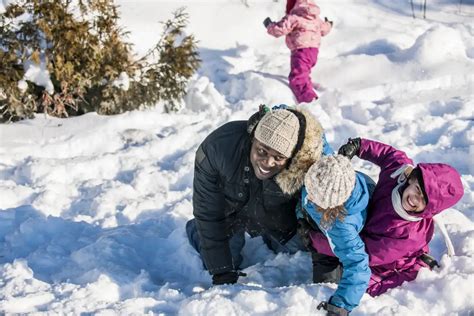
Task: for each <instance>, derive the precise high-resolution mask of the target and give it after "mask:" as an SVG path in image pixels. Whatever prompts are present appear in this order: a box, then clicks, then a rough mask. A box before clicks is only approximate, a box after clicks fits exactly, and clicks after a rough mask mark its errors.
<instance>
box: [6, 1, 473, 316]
mask: <svg viewBox="0 0 474 316" xmlns="http://www.w3.org/2000/svg"><path fill="white" fill-rule="evenodd" d="M10 2H12V1H5V0H4V1H3V4H2V2H0V12H2V11H3V10H4V7H5V6H6V5H8V3H10ZM414 2H415V10H414V11H415V14H416V15H417V18H416V19H413V17H412V12H411V7H410V4H409V2H408V1H406V2H401V1H389V0H365V1H363V0H353V1H350V0H338V1H329V0H324V1H317V3H318V5H319V6H320V8H321V12H322V14H321V15H322V16H323V17H324V16H327V17H328V18H330V19H331V20H333V21H334V29H333V31H332V32H331V33H330V34H329V35H328V36H327V37H325V38H323V40H322V46H321V50H320V55H319V60H318V63H317V65H316V67H315V68H314V69H313V74H312V78H313V81H314V83H315V87H316V88H317V91H318V93H319V95H320V99H319V100H317V101H315V102H313V103H311V104H305V105H304V106H306V107H307V108H308V109H309V110H310V111H312V113H314V115H315V116H316V117H317V118H318V119H319V120H320V121H321V123H322V125H323V127H324V128H325V131H326V134H327V137H328V140H329V142H330V144H331V145H332V146H333V148H335V149H337V148H338V147H339V146H340V145H342V144H343V143H344V142H345V140H346V139H347V138H348V137H356V136H360V137H365V138H370V139H375V140H379V141H382V142H385V143H388V144H391V145H393V146H395V147H397V148H400V149H403V150H405V151H406V152H407V153H408V154H409V156H411V157H413V158H414V160H415V161H416V162H444V163H449V164H451V165H453V166H454V167H456V168H457V169H458V171H459V172H460V173H461V174H462V180H463V184H464V188H465V195H464V197H463V199H462V200H461V201H460V202H459V203H458V204H457V205H455V206H454V207H453V208H451V209H448V210H447V211H445V212H444V213H443V214H442V219H443V220H444V222H445V224H446V227H447V230H448V232H449V235H450V237H451V239H452V241H453V244H454V248H455V251H456V255H455V256H454V257H448V256H447V254H446V252H447V250H446V247H445V245H444V241H443V238H442V236H441V234H440V232H439V231H436V232H435V237H434V239H433V241H432V243H431V254H432V255H433V256H434V257H435V258H437V259H438V260H439V261H440V263H441V268H440V269H436V270H433V271H429V270H427V269H424V270H422V271H421V272H420V274H419V275H418V277H417V279H416V280H415V281H413V282H410V283H404V284H403V285H402V286H401V287H399V288H396V289H393V290H390V291H389V292H387V293H386V294H383V295H381V296H379V297H376V298H372V297H370V296H368V295H364V297H363V298H362V301H361V304H360V306H359V307H358V308H356V309H355V310H354V311H353V312H352V313H351V315H433V316H434V315H472V313H473V312H474V285H473V284H474V264H473V256H474V212H473V211H474V193H473V192H474V176H473V174H474V124H473V122H474V121H473V120H474V115H473V109H474V60H473V59H474V41H473V35H474V23H473V21H474V19H473V17H474V3H473V2H472V1H462V2H461V1H454V0H452V1H450V0H434V1H428V2H427V5H428V6H427V12H426V19H423V18H422V13H421V11H420V3H421V1H418V2H417V1H414ZM118 4H120V5H121V7H120V11H121V15H122V19H121V23H122V25H123V26H124V27H125V28H126V29H127V30H128V31H130V32H131V33H130V35H129V39H128V40H129V41H131V42H133V43H134V44H135V50H136V54H137V55H142V54H143V53H144V52H146V51H147V49H148V48H150V46H151V45H152V44H153V43H154V42H155V41H156V39H157V38H158V37H159V36H160V33H161V29H160V24H159V21H163V20H165V19H168V18H170V17H171V12H172V11H174V10H176V9H177V8H179V7H181V6H186V7H187V12H188V13H189V14H190V23H189V27H188V29H187V32H189V33H192V34H194V35H195V36H196V38H197V39H198V40H199V50H200V56H201V59H202V65H201V68H200V69H199V71H198V73H197V74H196V75H195V76H194V77H193V79H192V80H191V82H190V84H189V86H188V94H187V96H186V97H185V99H184V101H183V102H184V103H183V105H184V109H183V110H182V111H181V112H180V113H174V114H164V113H163V107H162V105H161V104H158V105H157V106H156V107H155V108H153V109H148V110H145V111H134V112H129V113H125V114H122V115H116V116H99V115H97V114H95V113H89V114H87V115H83V116H81V117H74V118H69V119H57V118H53V117H47V116H45V115H37V116H36V118H35V119H33V120H24V121H20V122H17V123H13V124H3V125H1V126H0V139H1V143H0V314H15V313H22V314H23V313H25V314H26V313H34V314H37V315H38V314H43V313H44V314H46V313H50V314H80V313H93V314H99V315H115V314H161V315H323V311H317V310H316V306H317V305H318V303H319V302H320V301H323V300H327V299H328V298H329V296H330V295H331V294H332V292H333V291H334V289H335V288H336V285H334V284H333V285H331V284H329V285H317V284H312V283H311V276H312V275H311V273H312V271H311V259H310V256H309V254H308V253H305V252H298V253H297V254H295V255H287V254H278V255H275V254H274V253H272V252H271V251H270V250H269V249H267V248H266V246H265V245H264V243H263V241H262V240H261V239H260V238H254V239H251V238H249V237H248V238H247V243H246V246H245V248H244V267H245V269H244V272H246V273H247V277H242V278H240V279H239V283H238V284H236V285H222V286H212V283H211V278H210V276H209V274H208V273H207V271H205V270H204V269H203V265H202V262H201V260H200V258H199V256H198V254H197V253H196V252H195V251H194V249H193V248H192V247H191V246H190V245H189V243H188V240H187V237H186V233H185V229H184V225H185V223H186V221H188V220H189V219H191V218H192V217H193V215H192V211H193V210H192V202H191V199H192V193H193V192H192V181H193V163H194V153H195V151H196V149H197V147H198V146H199V144H200V142H201V141H202V140H203V139H204V138H205V137H206V136H207V135H208V134H209V133H210V132H211V131H212V130H214V129H215V128H217V127H218V126H220V125H222V124H224V123H225V122H227V121H230V120H241V119H247V118H248V117H249V116H250V115H251V114H252V113H253V112H254V111H256V109H257V108H258V105H259V104H261V103H265V104H268V105H275V104H280V103H285V104H289V105H292V104H294V102H295V101H294V99H293V95H292V93H291V91H290V90H289V88H288V85H287V75H288V73H289V50H288V49H287V48H286V46H285V44H284V40H283V39H275V38H272V37H270V36H269V35H267V34H266V32H265V29H264V27H263V24H262V21H263V20H264V19H265V18H266V17H267V16H269V17H270V18H272V19H273V20H276V19H278V18H280V17H281V16H282V15H283V13H284V7H285V3H284V1H282V0H279V1H274V0H258V1H252V0H248V1H241V0H234V1H232V0H219V1H197V0H176V1H161V0H154V1H146V0H138V1H137V0H134V1H126V0H120V1H118ZM34 78H36V79H34ZM25 80H39V81H41V82H45V83H46V84H47V83H48V78H47V76H45V73H44V71H43V72H42V71H41V69H40V68H33V67H30V68H28V72H27V78H25ZM126 83H127V80H126V78H118V81H117V84H126ZM23 84H24V82H22V81H20V82H19V87H21V86H22V85H23ZM353 161H354V165H355V166H356V168H357V169H359V170H362V171H365V172H366V173H368V174H369V175H370V176H372V177H374V178H377V174H378V170H377V168H376V167H374V166H373V165H371V164H369V163H367V162H363V161H361V160H358V159H354V160H353ZM387 251H390V250H389V249H387Z"/></svg>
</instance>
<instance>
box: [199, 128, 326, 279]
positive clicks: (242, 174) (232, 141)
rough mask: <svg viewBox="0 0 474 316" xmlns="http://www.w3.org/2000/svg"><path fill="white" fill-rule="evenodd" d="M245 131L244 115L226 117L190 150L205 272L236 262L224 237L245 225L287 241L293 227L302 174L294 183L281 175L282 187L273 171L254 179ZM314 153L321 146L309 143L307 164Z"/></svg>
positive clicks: (224, 268)
mask: <svg viewBox="0 0 474 316" xmlns="http://www.w3.org/2000/svg"><path fill="white" fill-rule="evenodd" d="M316 125H317V126H316V127H317V128H314V127H313V129H315V130H316V131H317V133H316V136H315V137H314V138H316V139H317V138H318V137H319V143H321V140H320V138H321V135H322V129H321V128H320V125H319V123H317V124H316ZM313 136H314V135H313ZM250 137H251V136H250V135H249V133H248V132H247V122H246V121H234V122H230V123H227V124H225V125H223V126H221V127H220V128H218V129H216V130H215V131H214V132H212V133H211V134H210V135H209V136H208V137H207V138H206V139H205V140H204V142H203V143H202V144H201V146H200V147H199V148H198V151H197V153H196V160H195V169H194V184H193V186H194V193H193V207H194V216H195V218H196V225H197V230H198V233H199V237H200V245H201V249H200V253H201V256H202V259H203V261H204V263H205V264H206V267H207V268H208V270H209V273H211V274H218V273H223V272H227V271H232V270H235V269H236V268H237V267H235V266H234V265H233V262H232V256H231V253H230V248H229V239H230V237H231V236H232V235H233V234H234V233H235V232H237V231H242V230H245V231H247V232H248V233H249V234H250V235H251V236H258V235H261V234H264V233H265V234H268V235H270V236H272V237H273V238H274V239H276V240H278V241H279V242H280V243H285V242H287V241H288V240H289V239H291V237H292V236H293V235H294V234H295V232H296V214H295V207H296V204H297V201H298V199H299V197H300V189H301V184H302V179H299V180H300V181H296V180H294V179H293V180H294V181H293V182H294V183H293V182H291V183H290V182H288V180H285V181H286V182H288V183H286V187H291V188H292V189H291V191H290V192H285V193H284V192H283V191H282V189H281V187H285V186H282V185H279V184H277V182H278V181H276V178H277V177H278V176H279V175H277V176H276V177H274V178H273V179H268V180H259V179H257V178H256V176H255V173H254V171H253V167H252V165H251V163H250V147H251V138H250ZM315 147H318V146H315ZM319 147H322V146H319ZM320 155H321V148H319V149H318V148H315V153H314V155H312V156H311V157H312V158H311V159H309V160H311V161H309V162H307V163H306V165H308V166H307V168H309V166H310V165H311V164H312V163H313V162H314V160H315V158H314V157H319V156H320ZM300 160H301V159H300ZM290 166H291V165H290ZM298 168H300V169H301V166H298ZM305 168H306V167H305ZM307 168H306V170H307ZM289 169H291V168H289ZM306 170H304V171H303V172H302V174H304V172H305V171H306ZM286 171H288V170H286ZM290 171H291V170H290ZM281 173H283V172H281ZM291 174H292V175H294V174H295V172H292V173H291ZM302 174H300V175H299V177H300V178H301V177H302Z"/></svg>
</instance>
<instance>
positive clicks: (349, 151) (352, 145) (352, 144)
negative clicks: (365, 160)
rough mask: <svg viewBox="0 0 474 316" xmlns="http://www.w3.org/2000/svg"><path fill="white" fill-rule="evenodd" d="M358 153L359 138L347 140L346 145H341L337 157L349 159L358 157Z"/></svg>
mask: <svg viewBox="0 0 474 316" xmlns="http://www.w3.org/2000/svg"><path fill="white" fill-rule="evenodd" d="M359 152H360V138H349V140H348V141H347V144H345V145H342V146H341V148H339V151H338V152H337V153H338V154H339V155H343V156H346V157H347V158H349V159H352V157H354V156H356V155H359Z"/></svg>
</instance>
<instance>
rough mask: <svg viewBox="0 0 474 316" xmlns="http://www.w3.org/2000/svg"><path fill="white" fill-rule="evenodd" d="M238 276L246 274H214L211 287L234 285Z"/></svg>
mask: <svg viewBox="0 0 474 316" xmlns="http://www.w3.org/2000/svg"><path fill="white" fill-rule="evenodd" d="M239 276H247V274H245V273H243V272H239V271H229V272H224V273H219V274H214V275H213V276H212V284H213V285H221V284H235V283H237V280H238V279H239Z"/></svg>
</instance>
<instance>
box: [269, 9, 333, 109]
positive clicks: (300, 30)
mask: <svg viewBox="0 0 474 316" xmlns="http://www.w3.org/2000/svg"><path fill="white" fill-rule="evenodd" d="M292 4H294V5H293V6H292ZM286 12H287V14H286V15H285V16H284V17H283V18H282V19H281V20H280V21H278V22H272V20H271V19H270V18H266V19H265V21H264V22H263V24H264V25H265V27H266V28H267V32H268V34H270V35H273V36H275V37H280V36H282V35H286V45H287V46H288V48H289V49H290V50H291V71H290V74H289V76H288V79H289V85H290V88H291V90H292V91H293V93H294V95H295V97H296V100H297V101H298V103H301V102H311V101H313V100H315V99H317V98H318V96H317V94H316V92H315V91H314V89H313V84H312V82H311V77H310V76H311V69H312V68H313V67H314V65H316V62H317V60H318V53H319V46H320V44H321V37H322V36H325V35H327V34H328V33H329V32H330V31H331V28H332V24H333V22H332V21H329V20H328V19H327V18H324V21H323V20H321V18H320V17H319V13H320V9H319V7H318V6H317V5H316V4H315V3H314V1H313V0H296V1H295V0H288V2H287V7H286Z"/></svg>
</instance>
